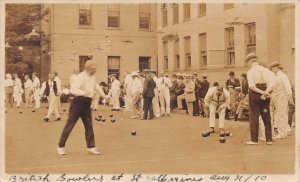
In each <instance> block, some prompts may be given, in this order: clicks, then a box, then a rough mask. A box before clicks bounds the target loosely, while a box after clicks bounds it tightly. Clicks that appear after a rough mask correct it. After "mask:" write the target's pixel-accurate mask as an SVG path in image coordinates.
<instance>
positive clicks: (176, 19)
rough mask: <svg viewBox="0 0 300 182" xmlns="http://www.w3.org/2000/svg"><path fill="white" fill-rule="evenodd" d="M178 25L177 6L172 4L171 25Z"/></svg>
mask: <svg viewBox="0 0 300 182" xmlns="http://www.w3.org/2000/svg"><path fill="white" fill-rule="evenodd" d="M176 23H179V5H178V4H175V3H174V4H173V24H176Z"/></svg>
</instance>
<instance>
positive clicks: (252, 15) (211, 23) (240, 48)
mask: <svg viewBox="0 0 300 182" xmlns="http://www.w3.org/2000/svg"><path fill="white" fill-rule="evenodd" d="M159 8H160V11H158V27H159V30H160V32H161V33H159V34H158V58H159V60H163V61H161V62H160V63H161V64H159V68H160V70H164V71H167V72H174V71H180V72H194V71H196V72H200V73H206V74H207V75H208V77H209V78H210V80H211V81H213V80H214V81H219V82H221V83H224V82H225V80H226V79H228V76H227V75H228V72H229V71H232V70H234V71H236V72H237V73H238V76H239V75H240V74H241V73H242V72H246V71H247V70H248V69H249V68H248V67H246V66H245V64H244V60H245V56H246V55H247V54H248V53H250V52H254V53H256V54H257V55H258V57H259V60H260V61H262V62H264V63H266V64H268V63H270V62H273V61H279V62H280V63H281V64H282V65H283V68H284V70H285V71H286V72H287V74H288V75H289V77H290V79H291V80H292V82H294V73H295V72H294V66H291V65H295V59H294V52H293V51H294V39H295V19H294V17H295V10H294V8H295V7H294V5H292V4H250V3H239V4H233V3H226V4H223V3H219V4H209V3H207V4H205V3H202V4H165V5H162V6H160V7H159Z"/></svg>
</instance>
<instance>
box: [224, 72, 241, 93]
mask: <svg viewBox="0 0 300 182" xmlns="http://www.w3.org/2000/svg"><path fill="white" fill-rule="evenodd" d="M229 76H230V78H229V79H228V80H227V81H226V89H227V90H228V86H229V85H232V86H233V89H234V88H235V87H240V86H241V84H240V80H239V79H238V78H235V74H234V72H233V71H230V72H229Z"/></svg>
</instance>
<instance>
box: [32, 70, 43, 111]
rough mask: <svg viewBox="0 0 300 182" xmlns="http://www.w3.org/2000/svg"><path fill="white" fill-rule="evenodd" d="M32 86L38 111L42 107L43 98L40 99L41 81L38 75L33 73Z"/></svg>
mask: <svg viewBox="0 0 300 182" xmlns="http://www.w3.org/2000/svg"><path fill="white" fill-rule="evenodd" d="M32 79H33V82H32V85H33V99H34V102H35V109H38V108H40V107H41V101H40V100H41V98H40V86H41V83H40V79H39V78H38V77H37V73H35V72H34V73H32Z"/></svg>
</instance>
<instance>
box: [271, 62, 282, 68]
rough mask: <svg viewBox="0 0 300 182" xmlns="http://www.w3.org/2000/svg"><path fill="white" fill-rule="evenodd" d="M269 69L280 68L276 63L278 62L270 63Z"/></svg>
mask: <svg viewBox="0 0 300 182" xmlns="http://www.w3.org/2000/svg"><path fill="white" fill-rule="evenodd" d="M269 67H270V68H273V67H278V68H279V67H280V64H279V63H278V62H273V63H271V64H270V66H269Z"/></svg>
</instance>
